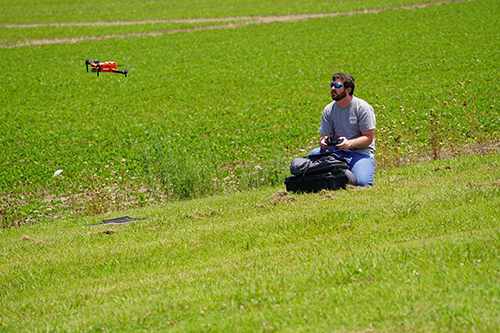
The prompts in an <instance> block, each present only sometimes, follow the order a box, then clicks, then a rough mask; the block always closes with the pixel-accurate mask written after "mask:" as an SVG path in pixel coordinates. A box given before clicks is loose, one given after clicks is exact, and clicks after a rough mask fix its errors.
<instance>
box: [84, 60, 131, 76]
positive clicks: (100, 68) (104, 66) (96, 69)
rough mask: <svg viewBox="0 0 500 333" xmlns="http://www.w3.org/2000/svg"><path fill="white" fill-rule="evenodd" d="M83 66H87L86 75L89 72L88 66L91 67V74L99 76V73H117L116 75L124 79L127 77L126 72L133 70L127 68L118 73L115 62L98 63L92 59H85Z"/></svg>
mask: <svg viewBox="0 0 500 333" xmlns="http://www.w3.org/2000/svg"><path fill="white" fill-rule="evenodd" d="M85 65H86V66H87V73H88V72H89V65H90V66H91V67H92V72H93V73H97V76H99V73H101V72H103V73H118V74H123V75H125V77H127V74H128V71H129V70H131V69H133V68H128V69H124V70H123V71H120V70H118V69H117V67H118V66H120V65H117V64H116V62H114V61H105V62H100V61H99V60H92V59H85Z"/></svg>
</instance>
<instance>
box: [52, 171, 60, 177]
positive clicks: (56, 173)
mask: <svg viewBox="0 0 500 333" xmlns="http://www.w3.org/2000/svg"><path fill="white" fill-rule="evenodd" d="M62 172H63V171H62V170H57V171H56V172H54V175H53V176H52V177H57V176H59V175H60V174H61V173H62Z"/></svg>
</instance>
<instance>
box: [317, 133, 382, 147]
mask: <svg viewBox="0 0 500 333" xmlns="http://www.w3.org/2000/svg"><path fill="white" fill-rule="evenodd" d="M361 134H362V135H361V136H360V137H357V138H355V139H352V140H347V138H346V137H344V136H341V137H340V138H339V139H341V140H344V141H342V142H341V143H339V144H338V145H336V147H337V148H339V149H342V150H347V149H350V148H365V147H367V146H369V145H370V144H371V143H372V142H373V138H374V137H375V129H371V130H368V131H364V132H361ZM321 143H323V135H322V136H321Z"/></svg>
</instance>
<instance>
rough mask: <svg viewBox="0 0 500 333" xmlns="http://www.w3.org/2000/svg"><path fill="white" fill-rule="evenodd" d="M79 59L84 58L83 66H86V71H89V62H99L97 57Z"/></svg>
mask: <svg viewBox="0 0 500 333" xmlns="http://www.w3.org/2000/svg"><path fill="white" fill-rule="evenodd" d="M81 60H85V66H86V67H87V73H88V72H89V64H90V63H91V62H93V63H96V64H99V60H97V59H81Z"/></svg>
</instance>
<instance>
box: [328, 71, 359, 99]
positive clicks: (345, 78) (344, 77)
mask: <svg viewBox="0 0 500 333" xmlns="http://www.w3.org/2000/svg"><path fill="white" fill-rule="evenodd" d="M332 83H340V84H342V87H341V88H339V89H340V90H342V91H339V92H338V94H339V97H340V96H341V95H344V97H345V96H346V95H347V94H349V95H350V96H352V95H353V94H354V86H355V83H354V78H353V77H352V75H350V74H346V73H336V74H333V76H332ZM332 90H336V89H334V88H333V87H332ZM332 97H333V96H332ZM334 99H335V98H334Z"/></svg>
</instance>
